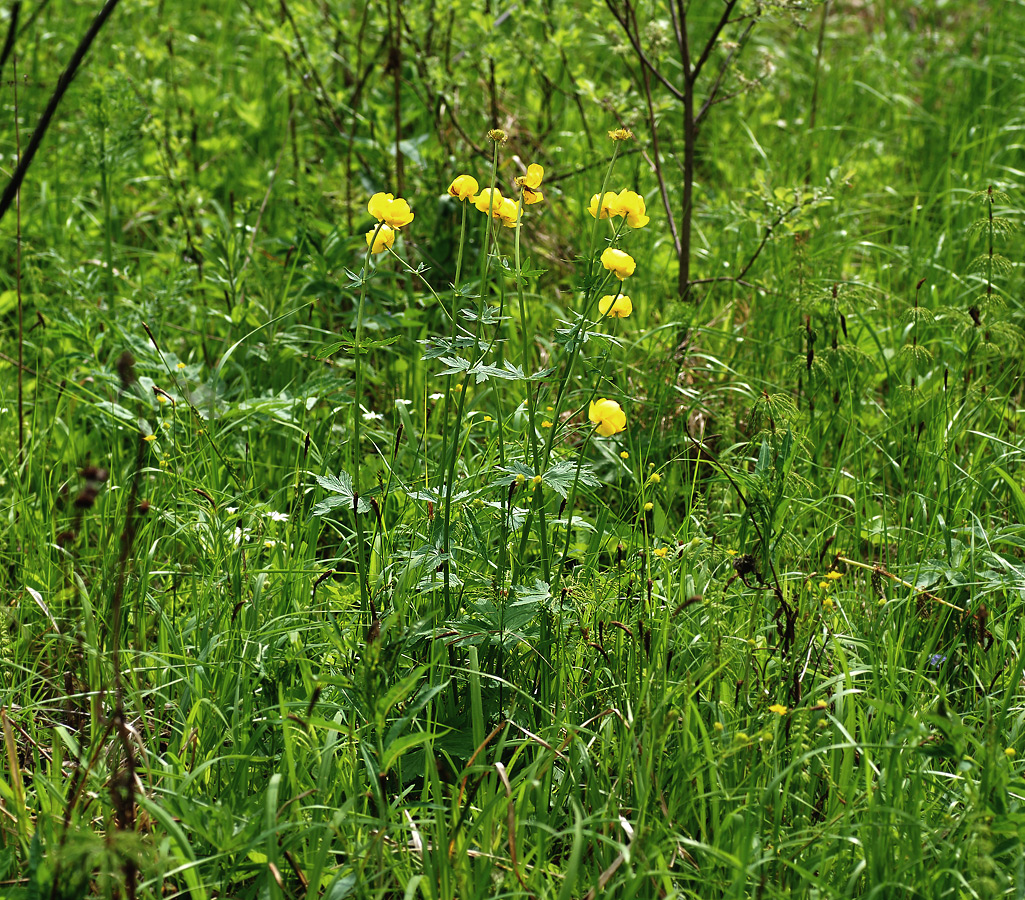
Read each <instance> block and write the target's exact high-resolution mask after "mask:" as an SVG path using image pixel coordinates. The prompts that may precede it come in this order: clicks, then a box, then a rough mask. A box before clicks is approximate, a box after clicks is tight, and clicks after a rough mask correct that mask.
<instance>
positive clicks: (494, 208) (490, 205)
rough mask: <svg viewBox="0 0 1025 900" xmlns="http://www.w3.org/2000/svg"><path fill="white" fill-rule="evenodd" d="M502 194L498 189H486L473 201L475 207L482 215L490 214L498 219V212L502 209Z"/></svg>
mask: <svg viewBox="0 0 1025 900" xmlns="http://www.w3.org/2000/svg"><path fill="white" fill-rule="evenodd" d="M503 199H504V198H503V197H502V192H501V191H500V190H499V189H498V188H484V189H483V190H482V191H481V192H480V193H479V194H478V195H477V196H476V197H475V198H474V201H473V205H474V206H476V207H477V209H479V210H480V211H481V212H482V213H486V212H490V213H491V215H492V216H495V217H496V218H497V217H498V211H499V210H500V209H501V208H502V200H503Z"/></svg>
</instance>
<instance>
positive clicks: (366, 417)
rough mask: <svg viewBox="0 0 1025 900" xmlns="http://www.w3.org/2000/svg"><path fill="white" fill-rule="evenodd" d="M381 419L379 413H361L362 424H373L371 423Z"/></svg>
mask: <svg viewBox="0 0 1025 900" xmlns="http://www.w3.org/2000/svg"><path fill="white" fill-rule="evenodd" d="M383 418H384V416H382V415H381V414H380V413H379V412H365V413H363V421H364V422H373V421H376V420H377V419H383Z"/></svg>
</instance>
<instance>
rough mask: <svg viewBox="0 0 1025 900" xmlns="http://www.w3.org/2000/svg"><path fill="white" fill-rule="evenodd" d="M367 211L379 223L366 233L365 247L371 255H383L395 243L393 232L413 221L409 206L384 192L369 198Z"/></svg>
mask: <svg viewBox="0 0 1025 900" xmlns="http://www.w3.org/2000/svg"><path fill="white" fill-rule="evenodd" d="M367 211H368V212H369V213H370V215H372V216H373V217H374V218H375V219H377V221H378V222H379V223H380V224H379V225H376V226H375V227H374V228H371V229H370V231H368V232H367V246H368V247H369V248H370V252H371V253H383V252H384V251H385V250H387V249H388V248H389V247H391V245H392V244H394V243H395V232H396V231H397V230H398V229H399V228H401V227H402V226H403V225H408V224H409V223H410V222H412V221H413V212H412V210H411V209H410V208H409V204H408V203H407V202H406V201H405V200H403V199H401V198H400V199H398V200H396V199H395V198H394V197H393V196H392V195H391V194H385V193H384V192H379V193H377V194H374V196H373V197H371V198H370V202H369V203H368V204H367Z"/></svg>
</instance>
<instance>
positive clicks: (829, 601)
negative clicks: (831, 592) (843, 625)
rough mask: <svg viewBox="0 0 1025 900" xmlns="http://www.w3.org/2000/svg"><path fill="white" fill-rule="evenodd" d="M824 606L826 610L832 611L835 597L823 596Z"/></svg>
mask: <svg viewBox="0 0 1025 900" xmlns="http://www.w3.org/2000/svg"><path fill="white" fill-rule="evenodd" d="M822 608H823V609H824V610H825V611H826V612H830V611H831V610H832V609H833V598H832V597H823V598H822Z"/></svg>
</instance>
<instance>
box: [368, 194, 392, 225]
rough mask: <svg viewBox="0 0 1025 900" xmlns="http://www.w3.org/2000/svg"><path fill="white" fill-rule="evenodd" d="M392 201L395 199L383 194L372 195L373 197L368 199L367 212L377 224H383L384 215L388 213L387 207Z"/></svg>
mask: <svg viewBox="0 0 1025 900" xmlns="http://www.w3.org/2000/svg"><path fill="white" fill-rule="evenodd" d="M394 199H395V198H394V197H393V196H392V195H391V194H385V193H383V192H380V193H377V194H374V196H373V197H371V198H370V202H369V203H368V204H367V211H368V212H369V213H370V215H372V216H373V217H374V218H375V219H377V221H378V222H383V221H384V217H385V214H386V213H387V211H388V207H389V206H390V205H391V202H392V200H394Z"/></svg>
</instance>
